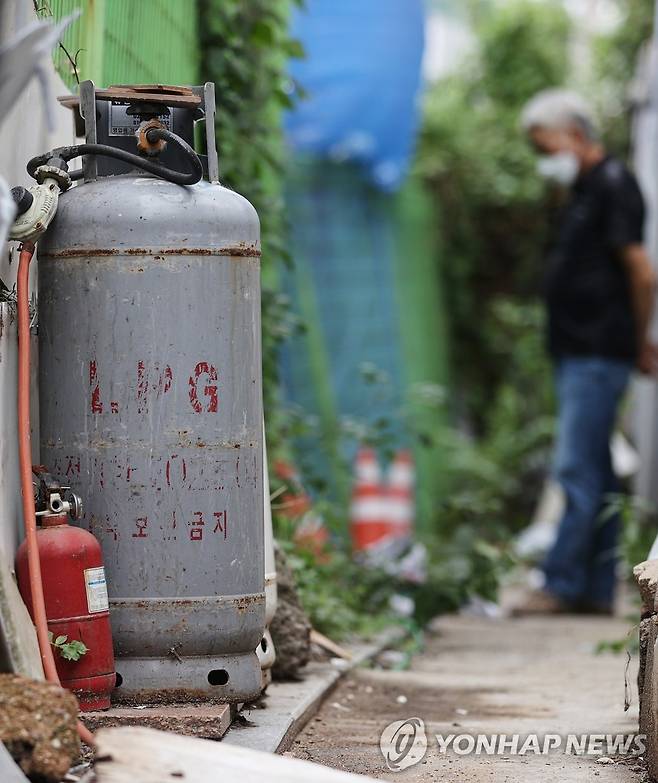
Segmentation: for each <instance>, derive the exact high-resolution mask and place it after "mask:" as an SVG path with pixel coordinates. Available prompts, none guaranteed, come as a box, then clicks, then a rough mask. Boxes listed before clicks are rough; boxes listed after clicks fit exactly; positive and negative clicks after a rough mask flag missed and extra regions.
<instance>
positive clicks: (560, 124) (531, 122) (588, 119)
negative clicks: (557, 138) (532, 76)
mask: <svg viewBox="0 0 658 783" xmlns="http://www.w3.org/2000/svg"><path fill="white" fill-rule="evenodd" d="M574 125H576V126H577V127H578V128H580V130H581V131H583V133H585V135H586V136H587V137H588V138H590V139H595V138H596V136H597V130H596V121H595V119H594V113H593V111H592V109H591V108H590V106H589V104H588V103H587V101H585V100H584V99H583V98H581V97H580V95H578V93H575V92H571V91H570V90H561V89H551V90H542V91H541V92H538V93H537V94H536V95H535V96H534V97H532V98H531V99H530V100H529V101H528V103H526V105H525V106H524V107H523V111H522V113H521V127H522V128H523V130H524V131H526V133H527V132H529V131H530V130H532V128H548V129H550V130H567V129H569V128H572V127H573V126H574Z"/></svg>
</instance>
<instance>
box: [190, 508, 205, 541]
mask: <svg viewBox="0 0 658 783" xmlns="http://www.w3.org/2000/svg"><path fill="white" fill-rule="evenodd" d="M194 516H195V517H196V519H195V521H194V522H189V523H188V524H190V525H193V524H194V525H197V527H193V528H192V529H191V530H190V541H201V540H203V525H205V524H206V522H205V520H204V518H203V512H202V511H195V512H194Z"/></svg>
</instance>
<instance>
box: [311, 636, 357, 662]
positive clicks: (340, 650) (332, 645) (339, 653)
mask: <svg viewBox="0 0 658 783" xmlns="http://www.w3.org/2000/svg"><path fill="white" fill-rule="evenodd" d="M311 641H312V642H313V644H317V645H318V647H322V649H323V650H327V651H328V652H330V653H331V654H332V655H335V656H336V657H337V658H343V659H344V660H346V661H351V660H352V653H351V652H349V650H346V649H345V648H344V647H341V646H340V645H339V644H336V642H334V641H333V640H332V639H330V638H329V637H328V636H325V635H324V634H323V633H320V631H316V630H315V628H311Z"/></svg>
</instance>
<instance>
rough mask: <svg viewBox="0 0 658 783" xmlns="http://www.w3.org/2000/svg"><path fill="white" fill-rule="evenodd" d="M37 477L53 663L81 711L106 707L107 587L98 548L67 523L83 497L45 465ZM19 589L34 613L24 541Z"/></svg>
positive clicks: (110, 681) (111, 679)
mask: <svg viewBox="0 0 658 783" xmlns="http://www.w3.org/2000/svg"><path fill="white" fill-rule="evenodd" d="M33 471H34V473H35V475H36V476H37V477H38V493H37V502H36V508H37V520H38V521H39V522H40V526H39V529H38V532H37V541H38V545H39V559H40V562H41V571H42V579H43V592H44V599H45V604H46V615H47V617H48V629H49V631H50V633H51V635H52V636H51V642H52V644H53V645H54V646H55V648H56V649H55V650H54V652H55V662H56V665H57V673H58V674H59V678H60V681H61V683H62V685H63V686H64V687H65V688H67V689H68V690H70V691H72V692H73V693H74V694H75V695H76V696H77V698H78V702H79V704H80V709H81V710H82V711H83V712H87V711H90V710H103V709H108V708H109V706H110V693H111V692H112V690H113V688H114V685H115V680H116V675H115V672H114V653H113V650H112V632H111V628H110V613H109V603H108V598H107V584H106V582H105V569H104V567H103V558H102V554H101V548H100V544H99V543H98V541H97V540H96V538H95V537H94V536H93V535H92V534H91V533H89V532H88V531H86V530H82V529H81V528H78V527H73V526H70V525H69V524H68V517H69V516H70V517H71V518H72V519H77V518H78V516H79V515H80V513H81V503H80V499H79V498H78V497H77V496H76V495H74V494H73V493H71V492H69V493H68V495H67V496H66V498H65V497H64V492H65V491H66V490H67V489H69V488H68V487H62V486H61V484H59V482H57V481H55V480H54V479H53V478H52V476H50V474H49V473H48V472H47V471H46V470H45V468H43V467H35V468H34V469H33ZM16 575H17V577H18V588H19V590H20V593H21V595H22V596H23V600H24V601H25V603H26V605H27V608H28V610H29V612H30V615H32V617H33V616H34V615H33V609H32V595H31V591H30V580H29V573H28V561H27V546H26V543H25V541H23V543H22V544H21V546H20V547H19V549H18V552H17V553H16Z"/></svg>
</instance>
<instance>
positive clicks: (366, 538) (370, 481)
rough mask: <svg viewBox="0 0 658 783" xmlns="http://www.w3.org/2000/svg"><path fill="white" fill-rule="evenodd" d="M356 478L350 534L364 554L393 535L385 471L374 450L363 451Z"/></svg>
mask: <svg viewBox="0 0 658 783" xmlns="http://www.w3.org/2000/svg"><path fill="white" fill-rule="evenodd" d="M354 474H355V475H354V486H353V489H352V504H351V509H350V534H351V537H352V548H353V550H354V551H355V552H361V551H363V550H365V549H369V548H370V547H372V546H373V545H374V544H377V543H378V542H379V541H381V540H382V539H384V538H386V537H387V536H388V534H389V524H388V520H387V518H386V513H385V497H384V488H383V487H382V476H381V470H380V468H379V462H378V460H377V455H376V454H375V451H374V450H373V449H371V448H365V447H363V448H360V449H359V451H358V452H357V455H356V461H355V463H354Z"/></svg>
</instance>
